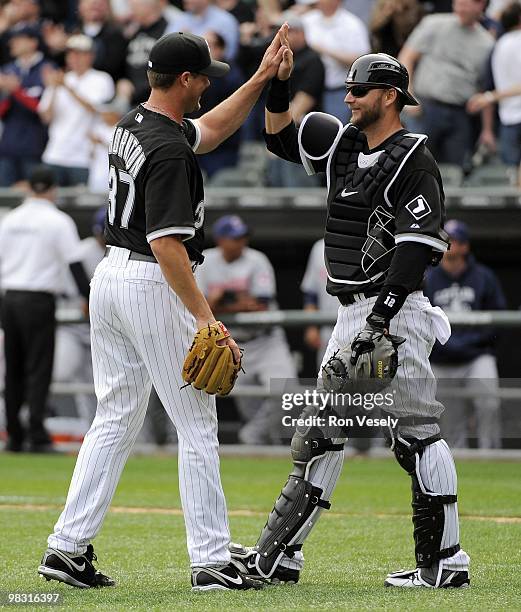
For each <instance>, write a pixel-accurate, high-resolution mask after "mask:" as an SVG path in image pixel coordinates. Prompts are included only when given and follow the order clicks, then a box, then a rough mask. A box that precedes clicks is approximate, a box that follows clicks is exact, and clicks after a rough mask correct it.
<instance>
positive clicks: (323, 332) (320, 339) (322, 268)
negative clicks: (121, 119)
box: [300, 238, 339, 367]
mask: <svg viewBox="0 0 521 612" xmlns="http://www.w3.org/2000/svg"><path fill="white" fill-rule="evenodd" d="M326 283H327V269H326V264H325V261H324V239H323V238H321V239H320V240H317V241H316V242H315V244H314V245H313V247H312V248H311V252H310V254H309V258H308V263H307V265H306V271H305V272H304V278H303V279H302V283H301V284H300V289H301V291H302V293H303V294H304V310H307V311H313V312H315V311H318V312H321V313H324V314H326V313H327V314H331V315H335V316H336V315H337V313H338V306H339V304H338V300H337V299H336V298H335V297H334V296H332V295H330V294H329V293H328V292H327V291H326ZM332 332H333V328H332V327H330V326H327V325H324V326H323V327H320V328H319V327H316V326H311V327H308V328H307V329H306V333H305V341H306V344H307V345H308V346H309V347H310V348H312V349H315V350H316V351H317V359H318V366H319V367H320V364H321V363H322V359H323V358H324V353H325V352H326V348H327V345H328V343H329V338H331V333H332Z"/></svg>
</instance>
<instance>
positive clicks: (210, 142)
mask: <svg viewBox="0 0 521 612" xmlns="http://www.w3.org/2000/svg"><path fill="white" fill-rule="evenodd" d="M287 32H288V26H287V24H284V25H283V26H282V27H281V28H280V30H279V31H278V32H277V34H276V35H275V38H274V39H273V41H272V42H271V44H270V46H269V47H268V48H267V49H266V52H265V53H264V57H263V58H262V61H261V63H260V65H259V67H258V68H257V71H256V72H255V74H253V76H252V77H251V78H250V79H249V80H248V81H247V82H246V83H244V85H242V86H241V87H239V89H238V90H237V91H236V92H235V93H233V94H232V95H231V96H230V97H229V98H227V99H226V100H224V101H223V102H221V103H220V104H218V105H217V106H216V107H215V108H213V109H212V110H210V111H208V112H207V113H205V114H204V115H203V116H202V117H200V118H199V119H197V120H196V123H197V124H198V125H199V128H200V130H201V143H200V144H199V146H198V148H197V153H199V154H200V153H208V152H209V151H212V150H213V149H215V148H216V147H218V146H219V145H220V144H221V142H223V141H224V140H226V139H227V138H228V137H229V136H231V135H232V134H233V133H234V132H236V131H237V130H238V129H239V128H240V127H241V125H242V124H243V123H244V121H245V120H246V118H247V116H248V114H249V112H250V111H251V109H252V107H253V105H254V104H255V102H257V100H258V99H259V96H260V94H261V92H262V90H263V89H264V86H265V85H266V83H267V82H268V81H269V80H270V79H271V78H273V77H274V76H275V75H276V74H277V71H278V68H279V65H280V63H281V61H282V59H283V56H284V54H285V53H287V51H288V47H287V45H286V43H282V42H281V41H283V40H284V41H287Z"/></svg>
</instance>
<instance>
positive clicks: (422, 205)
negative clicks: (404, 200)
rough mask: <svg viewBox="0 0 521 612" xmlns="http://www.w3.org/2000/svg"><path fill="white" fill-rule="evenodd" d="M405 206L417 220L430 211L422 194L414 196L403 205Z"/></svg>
mask: <svg viewBox="0 0 521 612" xmlns="http://www.w3.org/2000/svg"><path fill="white" fill-rule="evenodd" d="M405 208H406V209H407V210H408V211H409V212H410V213H411V215H412V216H413V217H414V218H415V219H416V220H417V221H419V220H420V219H423V217H426V216H427V215H428V214H429V213H430V212H431V207H430V206H429V203H428V202H427V200H426V199H425V198H424V197H423V196H422V195H419V196H416V197H415V198H414V199H413V200H411V201H410V202H409V203H408V204H406V205H405Z"/></svg>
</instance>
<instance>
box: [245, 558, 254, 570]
mask: <svg viewBox="0 0 521 612" xmlns="http://www.w3.org/2000/svg"><path fill="white" fill-rule="evenodd" d="M247 567H248V569H253V568H255V567H256V565H255V559H248V566H247Z"/></svg>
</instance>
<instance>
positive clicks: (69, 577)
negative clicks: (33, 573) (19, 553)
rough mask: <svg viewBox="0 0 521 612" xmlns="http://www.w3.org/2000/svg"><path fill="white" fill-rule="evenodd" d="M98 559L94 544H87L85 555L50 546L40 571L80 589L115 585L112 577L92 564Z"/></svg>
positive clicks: (39, 568) (45, 575)
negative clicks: (74, 554) (73, 553)
mask: <svg viewBox="0 0 521 612" xmlns="http://www.w3.org/2000/svg"><path fill="white" fill-rule="evenodd" d="M96 560H97V558H96V555H95V554H94V548H93V546H92V544H89V545H88V546H87V550H86V551H85V553H84V554H83V555H77V556H73V555H72V554H69V553H66V552H63V551H61V550H56V549H55V548H48V549H47V550H46V551H45V554H44V555H43V559H42V563H41V565H40V566H39V567H38V573H39V574H40V575H41V576H42V577H43V578H46V579H47V580H58V581H59V582H65V583H66V584H70V585H71V586H74V587H78V588H80V589H90V588H93V587H94V588H97V587H107V586H114V585H115V584H116V583H115V582H114V580H112V578H110V577H109V576H105V574H102V573H101V572H99V571H97V570H96V568H95V567H94V565H93V564H92V562H93V561H96Z"/></svg>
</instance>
